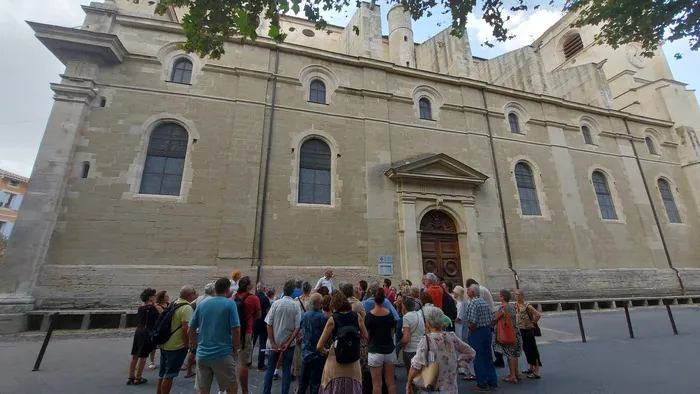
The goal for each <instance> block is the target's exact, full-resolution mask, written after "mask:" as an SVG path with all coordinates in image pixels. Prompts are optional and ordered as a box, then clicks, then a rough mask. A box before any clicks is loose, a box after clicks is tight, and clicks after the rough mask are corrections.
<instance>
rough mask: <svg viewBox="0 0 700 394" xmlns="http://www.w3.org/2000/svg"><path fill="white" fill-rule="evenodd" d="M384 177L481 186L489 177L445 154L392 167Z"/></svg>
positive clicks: (408, 161)
mask: <svg viewBox="0 0 700 394" xmlns="http://www.w3.org/2000/svg"><path fill="white" fill-rule="evenodd" d="M384 175H386V176H387V178H389V179H391V180H394V181H396V180H402V181H405V180H410V181H414V182H432V183H436V182H437V183H461V184H467V185H481V184H482V183H484V182H485V181H486V180H487V179H488V177H487V176H486V175H484V174H482V173H481V172H479V171H477V170H475V169H473V168H471V167H469V166H468V165H466V164H464V163H462V162H461V161H459V160H456V159H453V158H452V157H450V156H447V155H446V154H444V153H439V154H437V155H432V156H428V157H425V158H422V159H415V160H411V159H409V160H407V161H406V163H405V164H402V165H397V166H393V167H391V168H390V169H389V170H387V171H386V172H385V173H384Z"/></svg>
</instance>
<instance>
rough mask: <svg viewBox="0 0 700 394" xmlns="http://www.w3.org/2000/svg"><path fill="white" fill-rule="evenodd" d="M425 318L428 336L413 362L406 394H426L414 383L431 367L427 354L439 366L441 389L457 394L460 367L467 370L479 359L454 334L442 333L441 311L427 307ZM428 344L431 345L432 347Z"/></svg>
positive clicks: (439, 385) (422, 340)
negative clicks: (473, 361) (427, 366)
mask: <svg viewBox="0 0 700 394" xmlns="http://www.w3.org/2000/svg"><path fill="white" fill-rule="evenodd" d="M423 315H424V316H425V322H426V326H427V333H426V335H424V336H423V338H422V339H421V341H420V343H419V344H418V350H416V355H415V356H414V357H413V359H412V360H411V370H410V371H409V373H408V381H407V382H406V393H407V394H411V393H422V391H417V389H415V387H414V386H413V379H414V378H415V377H416V376H418V375H419V374H420V371H421V369H423V366H426V365H430V363H429V361H430V359H433V357H431V356H430V355H429V354H428V352H427V350H428V347H429V348H430V353H432V354H433V355H434V360H435V361H434V362H439V363H440V364H439V367H438V379H437V383H438V388H439V390H440V393H443V394H457V393H458V387H457V367H458V366H462V367H466V365H467V363H468V362H469V360H471V359H473V358H474V356H475V355H476V352H475V351H474V349H472V348H471V347H470V346H469V345H467V344H466V343H464V342H462V340H461V339H459V338H457V336H456V335H455V334H454V333H453V332H445V331H443V330H442V328H443V326H444V319H443V316H444V315H443V313H442V311H441V310H440V309H438V308H436V307H434V306H432V305H426V306H424V307H423ZM427 341H429V342H430V346H428V343H427Z"/></svg>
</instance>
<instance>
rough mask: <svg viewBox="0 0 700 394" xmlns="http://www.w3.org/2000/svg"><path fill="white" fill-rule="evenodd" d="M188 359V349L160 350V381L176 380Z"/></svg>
mask: <svg viewBox="0 0 700 394" xmlns="http://www.w3.org/2000/svg"><path fill="white" fill-rule="evenodd" d="M186 357H187V348H186V347H183V348H182V349H177V350H163V349H160V371H158V377H159V378H160V379H172V378H176V377H177V376H178V375H179V374H180V367H182V363H184V362H185V358H186Z"/></svg>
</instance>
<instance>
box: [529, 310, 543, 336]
mask: <svg viewBox="0 0 700 394" xmlns="http://www.w3.org/2000/svg"><path fill="white" fill-rule="evenodd" d="M528 308H530V304H525V312H527V314H528V316H530V320H533V316H532V314H531V313H530V310H529V309H528ZM532 333H533V334H534V335H535V336H536V337H541V336H542V330H540V326H539V324H537V323H533V327H532Z"/></svg>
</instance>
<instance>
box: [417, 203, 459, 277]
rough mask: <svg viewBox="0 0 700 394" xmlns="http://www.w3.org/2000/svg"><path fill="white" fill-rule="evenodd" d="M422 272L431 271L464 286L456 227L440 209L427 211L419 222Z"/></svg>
mask: <svg viewBox="0 0 700 394" xmlns="http://www.w3.org/2000/svg"><path fill="white" fill-rule="evenodd" d="M420 230H421V238H420V239H421V254H422V261H423V274H426V273H428V272H432V273H434V274H435V275H437V276H440V277H442V278H444V280H445V281H449V282H452V283H454V284H455V285H461V286H464V279H463V278H462V264H461V261H460V255H459V239H458V237H457V228H456V226H455V224H454V221H453V220H452V218H450V217H449V216H448V215H447V214H446V213H444V212H441V211H430V212H428V213H427V214H426V215H425V216H424V217H423V219H422V220H421V223H420Z"/></svg>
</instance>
